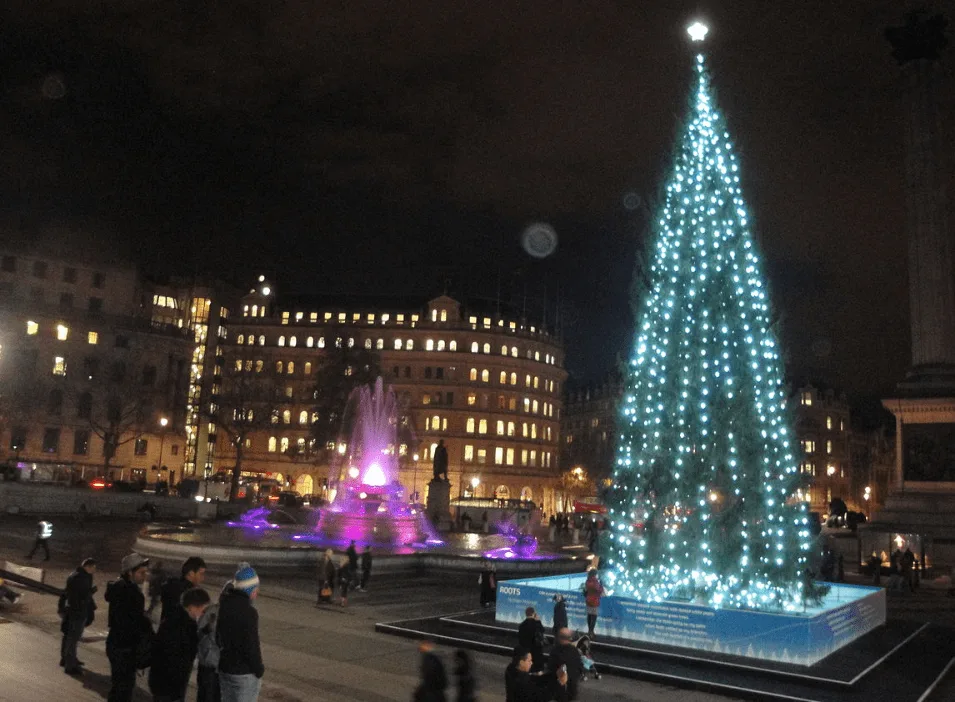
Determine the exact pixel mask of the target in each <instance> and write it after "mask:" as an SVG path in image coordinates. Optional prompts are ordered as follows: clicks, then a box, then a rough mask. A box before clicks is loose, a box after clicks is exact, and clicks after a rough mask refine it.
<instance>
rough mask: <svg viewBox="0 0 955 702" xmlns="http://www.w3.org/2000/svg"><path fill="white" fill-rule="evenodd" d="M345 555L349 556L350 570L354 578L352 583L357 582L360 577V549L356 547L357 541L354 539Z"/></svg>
mask: <svg viewBox="0 0 955 702" xmlns="http://www.w3.org/2000/svg"><path fill="white" fill-rule="evenodd" d="M345 555H346V556H348V571H349V575H350V576H351V579H352V585H355V584H357V583H356V582H355V581H356V580H357V579H358V549H357V548H355V542H354V541H352V542H351V543H350V544H348V548H347V549H345Z"/></svg>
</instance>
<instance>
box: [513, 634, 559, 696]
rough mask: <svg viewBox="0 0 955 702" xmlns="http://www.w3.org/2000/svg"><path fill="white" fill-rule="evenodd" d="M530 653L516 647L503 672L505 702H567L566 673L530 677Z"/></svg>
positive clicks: (556, 672) (531, 659)
mask: <svg viewBox="0 0 955 702" xmlns="http://www.w3.org/2000/svg"><path fill="white" fill-rule="evenodd" d="M532 661H533V658H532V657H531V652H530V651H528V650H527V649H524V648H521V647H520V646H518V647H517V648H516V649H514V658H513V659H512V660H511V664H510V665H509V666H507V669H506V670H505V671H504V694H505V700H506V702H551V701H552V700H557V702H567V700H569V699H570V698H569V697H568V690H567V671H566V670H562V669H559V670H557V671H555V672H553V673H544V674H543V675H540V676H537V675H534V676H532V675H531V674H530V672H531V665H532Z"/></svg>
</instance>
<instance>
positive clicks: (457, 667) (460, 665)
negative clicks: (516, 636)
mask: <svg viewBox="0 0 955 702" xmlns="http://www.w3.org/2000/svg"><path fill="white" fill-rule="evenodd" d="M454 679H455V680H456V681H457V687H458V697H457V699H456V700H455V702H477V681H476V680H475V679H474V671H473V670H472V669H471V656H469V655H468V652H467V651H465V650H464V649H461V648H459V649H458V650H457V651H455V652H454Z"/></svg>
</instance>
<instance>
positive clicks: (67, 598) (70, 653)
mask: <svg viewBox="0 0 955 702" xmlns="http://www.w3.org/2000/svg"><path fill="white" fill-rule="evenodd" d="M95 572H96V561H94V560H93V559H92V558H87V559H85V560H84V561H83V562H82V563H81V564H80V566H79V567H78V568H77V569H76V570H74V571H73V572H72V573H70V575H69V577H68V578H67V579H66V588H65V592H64V593H63V595H64V597H63V612H62V613H61V616H62V617H63V624H62V625H61V626H60V631H62V632H63V640H62V642H61V643H60V665H61V666H63V671H64V672H65V673H66V674H67V675H79V674H81V673H82V672H83V671H82V669H81V666H82V665H83V663H82V661H80V660H79V659H78V658H77V657H76V646H77V644H79V642H80V638H81V637H82V636H83V629H85V628H86V627H88V626H89V625H90V624H92V623H93V617H94V616H95V615H94V612H95V611H96V603H95V602H94V601H93V595H94V594H95V593H96V586H95V585H93V573H95Z"/></svg>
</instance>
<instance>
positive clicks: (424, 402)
mask: <svg viewBox="0 0 955 702" xmlns="http://www.w3.org/2000/svg"><path fill="white" fill-rule="evenodd" d="M421 404H422V405H430V404H431V395H429V394H427V393H426V394H424V395H422V396H421Z"/></svg>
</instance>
